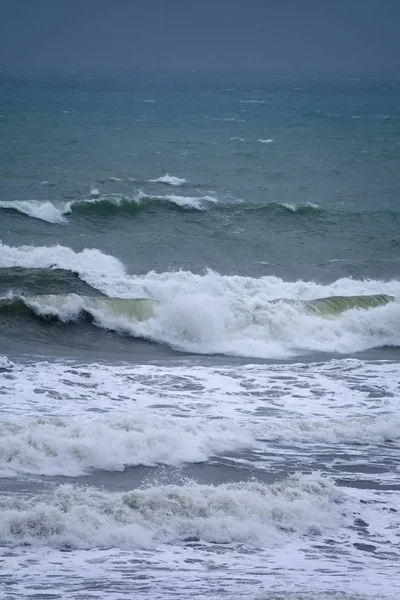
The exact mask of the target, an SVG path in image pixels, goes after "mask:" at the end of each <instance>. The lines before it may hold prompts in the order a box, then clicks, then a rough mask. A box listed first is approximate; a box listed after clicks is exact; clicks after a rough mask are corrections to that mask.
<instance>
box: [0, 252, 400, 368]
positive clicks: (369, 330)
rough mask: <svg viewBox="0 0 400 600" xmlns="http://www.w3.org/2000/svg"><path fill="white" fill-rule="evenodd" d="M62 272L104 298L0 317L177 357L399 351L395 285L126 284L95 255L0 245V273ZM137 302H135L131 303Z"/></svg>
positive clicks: (122, 271)
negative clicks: (94, 329)
mask: <svg viewBox="0 0 400 600" xmlns="http://www.w3.org/2000/svg"><path fill="white" fill-rule="evenodd" d="M16 267H19V268H25V269H64V270H66V271H70V272H74V273H76V274H77V275H78V277H79V278H80V279H81V280H82V281H83V282H85V283H86V284H88V285H89V286H91V288H93V289H96V290H98V291H99V292H101V293H102V294H105V295H106V296H108V298H104V297H94V298H92V297H88V296H83V295H79V294H67V295H64V296H54V295H53V296H52V295H47V296H37V295H36V296H34V297H32V296H31V295H30V294H26V295H25V296H22V295H21V294H16V290H15V288H14V291H13V290H12V289H11V291H10V293H8V294H6V295H4V296H3V300H2V302H3V311H6V312H7V311H9V312H13V311H17V312H18V311H19V310H26V309H27V308H28V309H29V310H31V311H33V312H35V314H36V315H38V316H40V317H43V318H53V319H54V318H55V319H58V320H59V321H61V322H71V321H79V320H80V319H82V318H85V317H88V318H90V319H91V320H92V321H93V322H94V324H95V325H97V326H99V327H102V328H104V329H107V330H111V331H116V332H119V333H123V334H127V335H129V336H133V337H136V338H142V339H146V340H149V341H153V342H156V343H162V344H166V345H168V346H170V347H172V348H174V349H176V350H179V351H184V352H194V353H201V354H230V355H239V356H248V357H259V358H281V357H290V356H294V355H299V354H301V353H304V352H308V351H321V352H336V353H342V354H346V353H349V352H358V351H363V350H366V349H368V348H377V347H382V346H400V303H399V302H397V301H396V298H398V297H399V296H400V282H399V281H397V280H392V281H389V282H382V281H379V280H369V281H364V280H360V281H357V280H353V279H348V278H343V279H340V280H338V281H336V282H334V283H332V284H328V285H322V284H318V283H315V282H313V281H309V282H307V281H297V282H286V281H284V280H282V279H280V278H278V277H273V276H265V277H260V278H251V277H240V276H222V275H219V274H218V273H215V272H213V271H207V272H206V273H205V274H203V275H196V274H193V273H190V272H185V271H179V272H166V273H156V272H154V271H151V272H149V273H147V274H146V275H130V274H129V273H128V272H127V270H126V268H125V267H124V265H123V264H122V263H121V262H120V261H119V260H117V259H116V258H114V257H113V256H109V255H106V254H103V253H102V252H100V251H99V250H96V249H85V250H83V251H82V252H74V251H73V250H71V249H70V248H67V247H63V246H54V247H51V248H47V247H31V246H25V247H20V248H13V247H10V246H6V245H0V268H3V269H7V268H16ZM135 299H136V300H135Z"/></svg>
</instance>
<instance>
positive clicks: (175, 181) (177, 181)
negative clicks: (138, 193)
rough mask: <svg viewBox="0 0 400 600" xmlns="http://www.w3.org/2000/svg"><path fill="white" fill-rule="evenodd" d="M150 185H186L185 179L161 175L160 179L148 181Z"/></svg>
mask: <svg viewBox="0 0 400 600" xmlns="http://www.w3.org/2000/svg"><path fill="white" fill-rule="evenodd" d="M149 182H150V183H165V184H166V185H174V186H178V185H183V184H184V183H186V179H185V178H184V177H177V176H176V175H168V173H166V174H165V175H162V176H161V177H157V179H149Z"/></svg>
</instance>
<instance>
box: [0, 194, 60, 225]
mask: <svg viewBox="0 0 400 600" xmlns="http://www.w3.org/2000/svg"><path fill="white" fill-rule="evenodd" d="M1 209H8V210H15V211H17V212H20V213H23V214H25V215H28V216H29V217H33V218H35V219H40V220H41V221H47V222H48V223H66V219H65V217H64V214H63V210H62V208H61V209H60V208H58V207H57V206H55V205H54V204H52V203H51V202H40V201H38V200H16V201H13V202H7V201H5V200H2V201H0V210H1Z"/></svg>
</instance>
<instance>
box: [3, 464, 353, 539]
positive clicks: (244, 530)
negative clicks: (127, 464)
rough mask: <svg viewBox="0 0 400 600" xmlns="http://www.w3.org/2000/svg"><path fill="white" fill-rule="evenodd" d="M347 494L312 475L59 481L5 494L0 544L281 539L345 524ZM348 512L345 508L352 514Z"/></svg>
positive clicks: (323, 479) (346, 517)
mask: <svg viewBox="0 0 400 600" xmlns="http://www.w3.org/2000/svg"><path fill="white" fill-rule="evenodd" d="M347 501H348V499H347V497H346V495H344V494H343V492H341V491H340V490H339V489H338V488H337V487H336V486H335V485H334V484H333V482H331V481H330V480H329V479H327V478H324V477H321V476H320V475H318V474H311V475H294V476H292V477H289V478H288V479H286V480H283V481H281V482H278V483H274V484H271V485H265V484H262V483H258V482H254V481H253V482H240V483H227V484H221V485H218V486H213V485H201V484H196V483H186V484H185V485H181V486H179V485H158V486H156V487H147V488H145V489H139V490H132V491H129V492H125V493H121V492H108V491H105V490H99V489H96V488H91V487H81V486H73V485H70V484H66V485H60V486H58V487H57V488H56V489H55V490H54V491H52V492H50V493H49V494H46V496H45V497H44V496H43V494H41V495H38V496H32V497H28V498H26V497H18V495H15V494H14V495H13V496H9V495H3V496H2V498H1V499H0V508H1V513H0V514H1V516H0V531H1V540H2V543H3V544H7V545H13V546H15V545H27V544H35V545H46V546H50V547H56V548H63V547H64V548H65V547H67V548H69V549H71V548H92V547H96V546H97V547H104V546H117V547H119V548H121V547H125V548H151V547H154V546H159V544H160V543H174V542H182V541H193V540H194V539H195V540H197V541H200V540H201V541H203V542H214V543H215V542H216V543H223V544H227V543H247V544H251V545H256V546H258V547H260V546H262V547H265V546H266V547H268V546H269V547H271V546H272V547H273V546H276V545H284V544H285V543H287V541H288V540H290V539H292V537H293V536H298V537H302V536H303V537H304V536H305V537H307V536H311V538H312V539H315V535H317V534H322V533H323V532H328V531H331V530H332V529H337V528H341V527H343V526H346V525H347V524H350V523H351V517H350V515H347V511H344V506H343V505H344V504H345V503H346V504H347ZM350 514H351V513H350Z"/></svg>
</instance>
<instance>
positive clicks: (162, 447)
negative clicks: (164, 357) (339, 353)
mask: <svg viewBox="0 0 400 600" xmlns="http://www.w3.org/2000/svg"><path fill="white" fill-rule="evenodd" d="M399 377H400V367H399V365H397V364H393V363H391V362H380V363H379V364H375V363H364V362H362V361H357V360H354V359H351V360H350V359H342V360H334V361H330V362H328V363H321V364H307V365H304V364H301V363H299V364H290V365H285V364H283V365H246V366H241V367H240V366H236V367H223V368H222V367H201V366H193V365H190V366H185V365H173V366H171V365H146V364H143V365H135V366H134V367H132V365H104V364H91V365H79V364H74V362H72V361H71V364H58V363H56V364H49V363H47V362H34V363H32V364H26V363H25V364H24V363H22V364H13V363H11V362H10V361H8V360H7V359H5V358H3V359H2V361H1V362H0V412H1V414H2V415H3V417H2V419H1V420H0V475H1V476H3V477H4V476H7V477H14V476H18V475H22V474H29V473H35V474H47V475H54V474H59V475H67V476H71V475H75V476H78V475H82V474H84V473H86V472H87V471H88V470H89V469H93V468H94V469H105V470H113V471H115V470H121V469H123V468H124V467H125V466H128V465H137V464H144V465H153V464H166V465H178V464H181V463H185V462H189V463H190V462H199V461H203V460H207V459H210V458H211V457H214V460H223V457H224V456H229V457H230V460H232V461H236V462H238V463H239V464H243V463H246V464H249V465H251V467H252V468H255V467H256V466H257V468H261V469H263V468H266V469H267V470H268V472H270V473H271V472H274V471H276V472H280V471H281V469H286V467H285V464H286V463H287V461H290V464H291V465H296V468H298V469H304V468H305V469H307V470H308V469H309V468H310V456H309V453H308V452H306V453H304V448H305V447H312V448H313V449H314V451H315V450H316V448H318V451H319V452H322V451H323V450H324V451H325V452H326V456H327V457H328V456H330V457H331V458H329V461H328V463H326V467H325V468H326V469H327V470H326V472H327V473H331V470H330V469H331V467H330V466H329V464H330V463H331V462H332V460H333V457H334V456H340V453H343V451H344V457H346V455H348V454H350V455H351V456H352V463H353V471H352V472H353V474H354V478H356V479H360V478H361V479H363V478H364V479H371V477H372V479H373V481H377V480H379V481H381V482H382V483H398V482H399V479H398V474H397V473H396V471H395V470H393V471H391V470H387V471H386V470H384V472H382V469H381V463H382V461H384V462H386V463H387V464H395V461H396V460H397V456H398V452H399V442H400V419H399V416H398V406H397V405H398V380H399ZM99 413H100V414H101V415H102V416H101V417H100V416H99ZM338 415H340V416H338ZM99 440H102V442H101V443H99ZM232 453H233V454H232ZM356 459H357V460H358V461H359V462H360V464H361V463H362V464H364V465H369V467H368V470H367V472H366V473H364V474H362V473H360V472H359V470H358V469H357V470H354V465H355V461H356ZM316 460H317V461H318V462H317V465H318V467H316V468H321V462H320V461H321V458H319V459H318V458H316ZM304 461H305V462H304ZM342 462H343V461H342ZM375 463H376V464H377V466H378V470H375V471H374V470H372V471H370V469H371V468H372V469H373V467H374V464H375ZM335 469H336V470H335V474H336V475H337V472H338V470H337V469H338V465H336V468H335ZM368 473H370V475H368ZM378 473H379V475H378ZM346 477H347V478H349V477H351V474H349V473H346Z"/></svg>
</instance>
